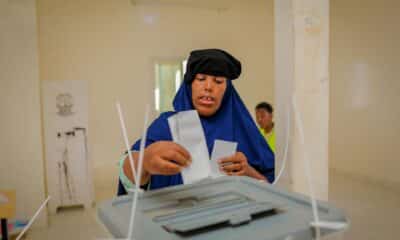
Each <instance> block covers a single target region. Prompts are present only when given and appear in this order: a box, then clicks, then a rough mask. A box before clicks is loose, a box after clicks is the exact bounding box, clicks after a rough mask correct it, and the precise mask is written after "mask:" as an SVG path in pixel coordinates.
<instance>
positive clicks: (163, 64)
mask: <svg viewBox="0 0 400 240" xmlns="http://www.w3.org/2000/svg"><path fill="white" fill-rule="evenodd" d="M186 62H187V61H186V60H183V61H181V60H175V61H172V60H171V61H158V62H156V64H155V76H156V84H155V89H154V98H155V99H154V100H155V101H154V102H155V109H156V110H157V111H158V112H165V111H172V110H173V106H172V101H173V99H174V97H175V93H176V92H177V91H178V89H179V87H180V85H181V82H182V79H183V75H184V69H186Z"/></svg>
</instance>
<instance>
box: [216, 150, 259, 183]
mask: <svg viewBox="0 0 400 240" xmlns="http://www.w3.org/2000/svg"><path fill="white" fill-rule="evenodd" d="M218 163H219V168H220V170H221V171H222V172H225V173H226V174H227V175H229V176H248V177H252V178H255V179H258V180H261V181H265V182H266V181H267V179H266V178H265V176H264V175H262V174H261V173H259V172H258V171H257V170H256V169H254V168H253V167H252V166H251V165H250V164H249V163H248V161H247V158H246V156H245V155H244V154H243V153H242V152H236V153H235V154H234V155H232V156H230V157H226V158H222V159H220V160H219V161H218Z"/></svg>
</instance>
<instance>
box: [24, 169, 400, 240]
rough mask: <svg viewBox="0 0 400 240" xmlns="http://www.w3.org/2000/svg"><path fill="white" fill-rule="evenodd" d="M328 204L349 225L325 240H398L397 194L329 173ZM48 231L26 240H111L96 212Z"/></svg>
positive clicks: (107, 192) (72, 216)
mask: <svg viewBox="0 0 400 240" xmlns="http://www.w3.org/2000/svg"><path fill="white" fill-rule="evenodd" d="M96 191H97V192H96V199H97V200H104V199H108V198H109V197H111V196H113V194H114V191H115V189H114V188H113V187H111V186H109V187H102V188H99V189H96ZM330 199H331V200H330V201H331V202H332V203H334V204H335V205H336V206H338V207H340V208H343V209H345V212H346V214H347V215H348V217H349V219H350V221H351V227H350V229H349V230H348V231H347V232H345V233H342V234H340V235H337V236H331V237H329V238H327V239H338V240H380V239H385V240H386V239H400V236H398V232H397V230H400V220H399V216H400V193H399V192H395V191H392V190H390V189H387V188H384V187H382V186H379V185H377V184H371V183H369V182H367V181H365V180H362V179H356V178H353V177H352V176H348V175H344V174H339V173H336V172H332V173H331V177H330ZM49 222H50V223H49V227H47V228H41V229H38V228H36V229H32V230H31V231H30V232H29V234H28V235H27V236H26V239H29V240H30V239H32V240H46V239H57V240H64V239H65V240H67V239H68V240H70V239H82V240H83V239H85V240H87V239H99V238H102V239H104V238H110V235H109V234H108V233H107V231H106V230H105V229H104V228H103V227H102V225H101V224H99V223H98V222H97V219H96V212H95V208H93V209H89V210H83V209H69V210H64V211H61V212H59V213H58V214H57V215H54V216H50V218H49Z"/></svg>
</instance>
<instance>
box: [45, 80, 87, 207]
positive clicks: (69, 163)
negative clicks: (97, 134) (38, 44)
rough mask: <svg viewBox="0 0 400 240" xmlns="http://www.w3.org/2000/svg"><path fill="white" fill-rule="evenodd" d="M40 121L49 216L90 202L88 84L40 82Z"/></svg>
mask: <svg viewBox="0 0 400 240" xmlns="http://www.w3.org/2000/svg"><path fill="white" fill-rule="evenodd" d="M42 101H43V122H44V126H43V128H44V133H45V156H46V171H47V188H48V192H49V195H51V196H52V199H53V200H52V201H51V202H50V204H49V209H50V212H51V213H56V212H57V209H59V208H60V207H69V206H84V207H85V208H88V207H90V206H91V204H92V202H93V184H92V174H91V164H90V158H89V156H90V155H89V148H88V139H89V138H88V135H89V126H88V125H89V121H88V115H89V114H88V110H89V109H88V101H89V99H88V82H87V81H78V80H76V81H73V80H71V81H44V82H43V84H42Z"/></svg>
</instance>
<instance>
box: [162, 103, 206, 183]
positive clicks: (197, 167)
mask: <svg viewBox="0 0 400 240" xmlns="http://www.w3.org/2000/svg"><path fill="white" fill-rule="evenodd" d="M168 125H169V128H170V130H171V135H172V139H173V140H174V142H176V143H178V144H180V145H181V146H183V147H184V148H185V149H186V150H187V151H188V152H189V153H190V155H191V157H192V164H191V165H190V166H189V167H187V168H184V169H183V170H182V178H183V183H184V184H190V183H193V182H196V181H199V180H201V179H204V178H207V177H209V176H210V175H211V174H210V173H211V170H210V161H209V159H210V158H209V155H208V149H207V143H206V139H205V137H204V131H203V127H202V126H201V122H200V117H199V115H198V113H197V111H196V110H190V111H183V112H178V113H177V114H175V115H173V116H171V117H169V118H168Z"/></svg>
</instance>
